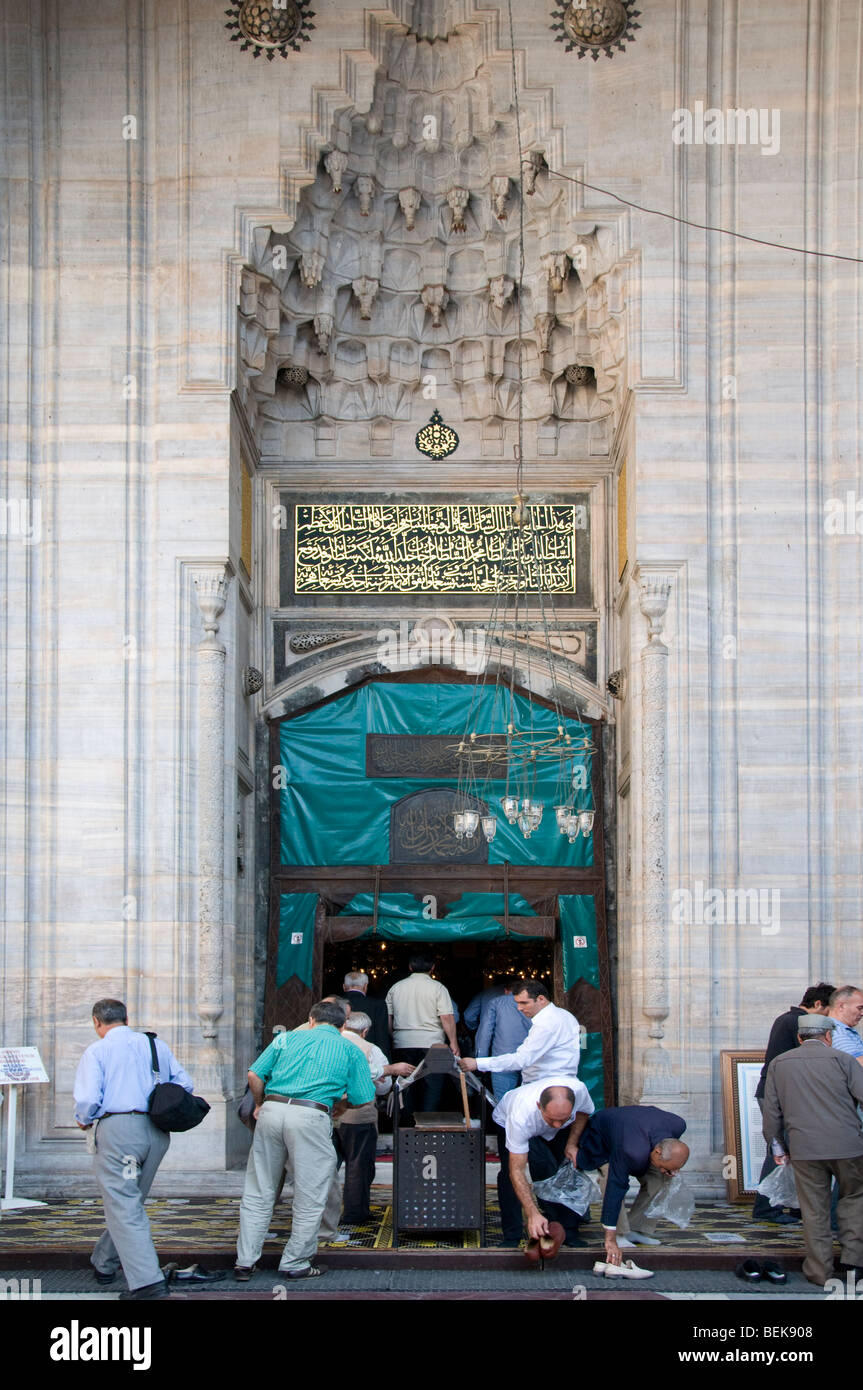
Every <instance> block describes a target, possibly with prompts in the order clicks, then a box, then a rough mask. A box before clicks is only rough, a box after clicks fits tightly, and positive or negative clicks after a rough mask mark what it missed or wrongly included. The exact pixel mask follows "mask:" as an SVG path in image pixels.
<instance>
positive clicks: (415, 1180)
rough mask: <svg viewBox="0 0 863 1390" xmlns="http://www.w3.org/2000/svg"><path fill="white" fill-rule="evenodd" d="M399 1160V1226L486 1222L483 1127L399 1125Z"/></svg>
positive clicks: (439, 1227)
mask: <svg viewBox="0 0 863 1390" xmlns="http://www.w3.org/2000/svg"><path fill="white" fill-rule="evenodd" d="M396 1162H397V1164H398V1182H397V1199H396V1211H395V1226H396V1228H397V1229H398V1228H402V1229H405V1230H428V1231H458V1230H468V1229H470V1228H473V1227H482V1225H483V1216H484V1209H483V1204H484V1198H485V1153H484V1136H483V1135H482V1133H481V1132H480V1131H479V1130H472V1131H470V1132H469V1131H467V1130H463V1131H458V1130H434V1129H422V1130H420V1129H401V1130H399V1134H398V1150H397V1154H396Z"/></svg>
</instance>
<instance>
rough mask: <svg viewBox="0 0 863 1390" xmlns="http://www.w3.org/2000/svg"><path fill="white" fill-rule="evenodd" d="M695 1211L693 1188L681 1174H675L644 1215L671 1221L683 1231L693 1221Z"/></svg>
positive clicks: (653, 1218)
mask: <svg viewBox="0 0 863 1390" xmlns="http://www.w3.org/2000/svg"><path fill="white" fill-rule="evenodd" d="M694 1211H695V1198H694V1197H693V1195H692V1188H691V1187H690V1186H689V1184H688V1183H687V1182H686V1181H685V1180H684V1179H683V1178H682V1177H681V1176H680V1174H679V1173H674V1174H673V1175H672V1177H671V1178H669V1180H668V1182H667V1183H666V1184H665V1186H664V1187H663V1188H662V1191H661V1192H657V1194H656V1196H655V1197H654V1198H653V1201H652V1202H651V1203H650V1205H649V1206H648V1208H647V1210H646V1211H645V1213H644V1215H645V1216H649V1217H650V1218H651V1219H652V1220H655V1219H656V1218H659V1219H660V1220H662V1221H670V1222H671V1224H672V1225H673V1226H679V1227H680V1229H681V1230H683V1229H684V1227H686V1226H688V1225H689V1223H690V1221H691V1220H692V1213H693V1212H694Z"/></svg>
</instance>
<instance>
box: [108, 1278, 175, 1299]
mask: <svg viewBox="0 0 863 1390" xmlns="http://www.w3.org/2000/svg"><path fill="white" fill-rule="evenodd" d="M168 1296H169V1295H168V1285H167V1284H166V1282H165V1280H164V1279H160V1280H159V1281H158V1283H156V1284H144V1285H143V1286H142V1287H141V1288H140V1289H129V1290H128V1291H127V1292H126V1293H121V1294H120V1302H121V1303H123V1302H134V1303H137V1302H138V1301H139V1300H143V1299H149V1298H168Z"/></svg>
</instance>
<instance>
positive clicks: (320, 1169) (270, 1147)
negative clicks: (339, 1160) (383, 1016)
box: [234, 1003, 375, 1281]
mask: <svg viewBox="0 0 863 1390" xmlns="http://www.w3.org/2000/svg"><path fill="white" fill-rule="evenodd" d="M309 1022H310V1024H311V1027H310V1028H309V1029H308V1031H307V1032H296V1033H280V1034H279V1035H278V1037H276V1038H275V1039H274V1040H273V1042H271V1043H270V1045H269V1047H268V1048H266V1050H265V1051H264V1052H262V1053H261V1055H260V1057H258V1059H257V1060H256V1061H255V1062H253V1063H252V1066H251V1069H250V1071H249V1088H250V1090H251V1092H252V1095H253V1096H254V1098H255V1105H256V1109H255V1119H256V1120H257V1124H256V1126H255V1137H254V1140H253V1143H252V1150H251V1153H250V1154H249V1162H248V1166H247V1168H246V1184H245V1188H244V1189H243V1198H242V1201H241V1202H240V1234H239V1239H238V1240H237V1265H236V1268H235V1270H234V1277H235V1278H236V1279H239V1280H240V1281H245V1280H247V1279H249V1278H251V1275H252V1271H253V1269H254V1267H255V1264H256V1262H257V1260H258V1258H259V1256H260V1253H261V1250H262V1248H263V1244H264V1240H265V1238H266V1234H267V1231H268V1230H269V1226H270V1220H271V1219H272V1215H273V1206H274V1204H275V1200H276V1193H277V1191H278V1187H279V1183H280V1181H281V1176H282V1171H283V1169H284V1166H285V1162H286V1160H288V1159H289V1160H290V1163H291V1168H292V1170H293V1174H294V1202H293V1221H292V1225H291V1238H290V1240H289V1241H288V1243H287V1245H286V1246H285V1249H284V1251H283V1253H282V1258H281V1260H280V1262H279V1273H280V1274H285V1275H287V1277H288V1278H289V1279H307V1278H314V1277H317V1276H318V1275H319V1274H320V1273H321V1270H320V1269H318V1268H317V1267H316V1266H315V1265H313V1264H312V1263H311V1256H312V1255H314V1253H315V1252H316V1250H317V1248H318V1230H319V1227H320V1224H321V1217H322V1216H323V1213H324V1207H325V1205H326V1200H327V1193H328V1191H329V1187H330V1183H331V1181H332V1178H333V1174H334V1173H335V1171H336V1151H335V1149H334V1147H333V1142H332V1133H333V1125H332V1119H331V1113H330V1112H331V1110H332V1107H333V1105H334V1104H335V1103H336V1101H338V1100H340V1099H341V1098H342V1096H345V1095H346V1096H347V1102H348V1105H351V1106H355V1105H365V1104H366V1103H367V1102H368V1101H370V1100H374V1095H375V1088H374V1084H373V1082H372V1078H371V1072H370V1070H369V1064H368V1062H367V1061H366V1058H365V1056H364V1055H363V1053H362V1052H361V1051H360V1049H359V1048H358V1047H355V1046H354V1045H353V1044H352V1043H350V1042H347V1041H346V1039H344V1038H343V1037H342V1036H341V1033H340V1032H339V1029H340V1028H341V1026H342V1024H343V1022H344V1009H343V1008H342V1006H341V1005H340V1004H330V1003H321V1004H316V1005H315V1006H314V1008H313V1009H312V1011H311V1013H310V1015H309Z"/></svg>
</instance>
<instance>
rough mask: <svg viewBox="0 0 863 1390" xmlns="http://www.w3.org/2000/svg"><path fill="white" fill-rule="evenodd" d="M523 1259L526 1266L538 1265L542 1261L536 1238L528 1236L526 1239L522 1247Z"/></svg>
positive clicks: (537, 1238)
mask: <svg viewBox="0 0 863 1390" xmlns="http://www.w3.org/2000/svg"><path fill="white" fill-rule="evenodd" d="M524 1258H525V1259H526V1260H527V1262H528V1264H531V1265H538V1264H539V1262H540V1260H541V1259H542V1249H541V1247H540V1243H539V1237H538V1236H530V1237H529V1238H528V1241H527V1244H526V1245H525V1247H524Z"/></svg>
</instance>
